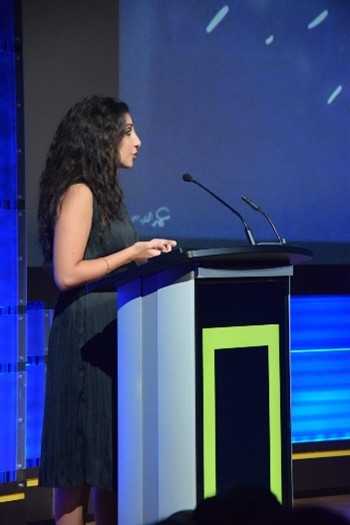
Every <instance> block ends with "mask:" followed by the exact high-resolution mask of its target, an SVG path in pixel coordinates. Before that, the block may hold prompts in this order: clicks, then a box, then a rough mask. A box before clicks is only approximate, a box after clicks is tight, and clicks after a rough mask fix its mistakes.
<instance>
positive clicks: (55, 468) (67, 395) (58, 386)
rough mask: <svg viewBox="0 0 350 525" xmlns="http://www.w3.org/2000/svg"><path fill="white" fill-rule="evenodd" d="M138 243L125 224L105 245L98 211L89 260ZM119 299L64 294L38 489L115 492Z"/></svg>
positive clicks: (54, 339) (55, 331) (55, 330)
mask: <svg viewBox="0 0 350 525" xmlns="http://www.w3.org/2000/svg"><path fill="white" fill-rule="evenodd" d="M135 241H136V232H135V229H134V227H133V225H132V224H131V222H130V220H129V219H128V218H127V219H125V220H124V221H120V220H115V221H114V222H113V223H112V225H111V227H110V229H109V230H108V231H106V233H105V239H104V243H103V245H102V244H101V241H100V219H99V213H98V211H97V209H96V205H95V203H94V213H93V224H92V229H91V233H90V237H89V240H88V245H87V249H86V254H85V257H84V258H85V259H94V258H97V257H103V256H104V255H108V254H110V253H112V252H116V251H119V250H122V249H123V248H125V247H127V246H130V245H131V244H133V243H134V242H135ZM116 314H117V310H116V293H115V292H90V293H87V292H86V289H85V287H79V288H77V289H75V290H72V291H69V292H63V293H61V294H60V296H59V299H58V302H57V305H56V309H55V316H54V320H53V325H52V328H51V333H50V339H49V351H48V364H47V378H46V398H45V414H44V426H43V436H42V450H41V465H40V484H41V485H42V486H54V487H69V486H80V485H84V484H88V485H91V486H94V487H100V488H103V489H107V490H113V489H115V486H116V459H115V458H116V447H117V437H116V402H117V399H116V396H117V393H116V361H117V359H116V352H117V347H116Z"/></svg>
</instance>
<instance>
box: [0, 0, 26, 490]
mask: <svg viewBox="0 0 350 525" xmlns="http://www.w3.org/2000/svg"><path fill="white" fill-rule="evenodd" d="M14 5H15V2H14V1H13V0H2V1H1V16H0V93H1V97H0V173H1V175H0V245H1V257H0V482H1V483H4V482H8V481H14V480H16V475H17V474H16V472H17V471H18V470H19V469H22V468H23V457H24V399H25V374H24V372H23V371H22V372H21V371H19V361H20V357H19V356H20V354H21V357H22V359H23V355H24V354H25V349H23V348H21V351H20V352H19V346H20V345H19V340H20V339H21V340H22V341H23V339H24V338H23V333H24V323H23V319H24V317H23V315H24V305H23V302H24V301H23V299H22V303H20V301H19V299H18V297H19V285H18V281H19V279H18V277H19V274H18V267H19V258H20V257H19V253H18V251H19V248H18V246H19V225H18V217H19V210H18V208H19V206H18V181H19V180H20V179H21V178H22V179H23V178H24V173H22V172H21V173H20V174H19V173H18V164H17V155H18V149H17V144H18V143H20V139H19V137H18V136H17V131H18V130H17V108H18V106H17V92H16V86H17V85H16V83H17V78H16V72H17V70H16V68H17V64H18V63H19V62H18V60H17V58H18V56H17V57H16V53H15V41H16V38H15V13H14ZM22 207H23V205H22ZM22 222H23V221H22ZM23 236H24V228H22V239H23V238H24V237H23ZM20 255H21V260H22V261H23V260H24V258H25V253H23V252H22V253H21V254H20ZM24 266H25V265H24V264H22V267H24ZM21 282H22V283H23V282H24V278H23V276H22V279H21ZM24 295H25V293H24V291H23V284H22V288H21V296H22V298H24Z"/></svg>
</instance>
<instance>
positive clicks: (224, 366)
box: [195, 277, 292, 504]
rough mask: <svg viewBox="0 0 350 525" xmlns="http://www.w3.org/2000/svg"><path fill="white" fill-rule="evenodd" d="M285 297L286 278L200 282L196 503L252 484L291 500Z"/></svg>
mask: <svg viewBox="0 0 350 525" xmlns="http://www.w3.org/2000/svg"><path fill="white" fill-rule="evenodd" d="M288 297H289V279H288V278H286V277H280V278H279V277H275V278H273V279H271V278H245V279H215V280H211V279H198V280H197V281H196V292H195V298H196V299H195V302H196V367H197V368H196V370H197V374H196V381H197V392H198V395H197V411H196V413H197V438H198V444H197V480H198V484H197V490H198V497H199V498H202V497H207V496H209V495H211V494H212V493H216V492H220V491H222V490H226V489H228V488H230V487H232V486H234V485H236V484H250V485H260V486H263V487H266V488H269V489H270V490H272V492H274V494H276V496H277V497H279V499H280V500H281V501H283V502H284V503H286V504H289V503H290V502H291V497H292V496H291V490H292V488H291V466H290V465H291V438H290V435H291V434H290V410H289V405H290V401H289V332H288V326H289V325H288V315H289V309H288ZM208 338H209V339H208ZM199 393H201V395H200V394H199Z"/></svg>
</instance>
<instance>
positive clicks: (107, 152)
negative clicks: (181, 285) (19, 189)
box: [38, 96, 176, 525]
mask: <svg viewBox="0 0 350 525" xmlns="http://www.w3.org/2000/svg"><path fill="white" fill-rule="evenodd" d="M140 146H141V141H140V139H139V137H138V136H137V134H136V131H135V128H134V124H133V121H132V118H131V116H130V113H129V109H128V106H127V105H126V104H125V103H123V102H117V101H115V100H114V99H112V98H110V97H100V96H92V97H89V98H86V99H84V100H82V101H81V102H79V103H78V104H76V105H75V106H74V107H73V108H71V109H70V110H69V112H68V113H67V115H66V116H65V117H64V118H63V120H62V122H61V123H60V125H59V126H58V129H57V131H56V134H55V137H54V139H53V142H52V144H51V147H50V150H49V153H48V157H47V161H46V165H45V167H44V170H43V173H42V175H41V181H40V200H39V208H38V218H39V223H40V241H41V245H42V249H43V253H44V258H45V263H46V264H47V265H52V267H53V274H54V278H55V282H56V284H57V286H58V288H59V290H60V291H61V293H60V295H59V298H58V302H57V305H56V309H55V315H54V320H53V324H52V328H51V333H50V339H49V351H48V365H47V380H46V397H45V415H44V427H43V438H42V453H41V466H40V484H41V485H42V486H50V487H55V511H54V512H55V520H56V523H57V524H59V525H83V523H85V514H86V509H87V504H88V498H89V494H90V491H91V489H92V497H93V500H92V501H93V512H94V518H95V522H96V525H115V524H116V522H117V518H116V513H117V510H116V475H117V467H116V460H115V450H116V313H117V312H116V293H115V292H88V291H87V290H86V287H85V284H87V283H89V282H91V281H96V280H99V279H101V278H103V277H105V276H107V275H108V274H110V273H111V272H114V271H118V270H119V269H120V268H125V267H126V266H127V265H129V264H134V263H137V262H140V261H145V260H147V259H149V258H150V257H155V256H158V255H160V254H162V253H163V252H168V251H171V250H172V248H173V247H174V246H175V245H176V242H175V241H173V240H169V239H152V240H150V241H147V242H138V241H137V236H136V233H135V230H134V227H133V225H132V223H131V221H130V219H129V217H128V214H127V211H126V207H125V205H124V200H123V193H122V190H121V188H120V185H119V174H118V170H119V168H132V166H133V164H134V162H135V160H136V157H137V154H138V151H139V148H140Z"/></svg>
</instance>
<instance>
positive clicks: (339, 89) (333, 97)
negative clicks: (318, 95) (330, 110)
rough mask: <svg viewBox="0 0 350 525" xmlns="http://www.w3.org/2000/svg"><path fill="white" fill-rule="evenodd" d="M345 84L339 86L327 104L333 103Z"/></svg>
mask: <svg viewBox="0 0 350 525" xmlns="http://www.w3.org/2000/svg"><path fill="white" fill-rule="evenodd" d="M342 89H343V86H338V87H337V88H336V89H335V90H334V91H333V93H332V94H331V95H330V96H329V97H328V99H327V104H332V102H333V100H334V99H335V98H336V97H337V96H338V95H339V94H340V93H341V91H342Z"/></svg>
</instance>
